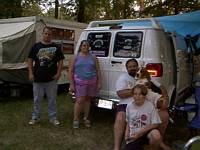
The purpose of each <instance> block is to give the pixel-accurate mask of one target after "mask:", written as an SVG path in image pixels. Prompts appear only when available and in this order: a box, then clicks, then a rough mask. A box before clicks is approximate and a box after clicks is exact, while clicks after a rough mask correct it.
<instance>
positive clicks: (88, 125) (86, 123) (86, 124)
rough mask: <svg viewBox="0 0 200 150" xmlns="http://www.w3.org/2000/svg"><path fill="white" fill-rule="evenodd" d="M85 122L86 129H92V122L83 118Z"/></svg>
mask: <svg viewBox="0 0 200 150" xmlns="http://www.w3.org/2000/svg"><path fill="white" fill-rule="evenodd" d="M83 120H84V124H85V127H87V128H90V127H91V123H90V120H88V119H87V118H83Z"/></svg>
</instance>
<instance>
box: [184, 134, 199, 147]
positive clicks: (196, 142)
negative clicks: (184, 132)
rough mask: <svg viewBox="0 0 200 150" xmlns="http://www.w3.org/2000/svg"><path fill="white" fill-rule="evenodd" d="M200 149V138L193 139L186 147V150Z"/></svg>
mask: <svg viewBox="0 0 200 150" xmlns="http://www.w3.org/2000/svg"><path fill="white" fill-rule="evenodd" d="M199 148H200V136H195V137H193V138H191V139H190V140H189V141H188V142H187V143H186V144H185V146H184V150H199Z"/></svg>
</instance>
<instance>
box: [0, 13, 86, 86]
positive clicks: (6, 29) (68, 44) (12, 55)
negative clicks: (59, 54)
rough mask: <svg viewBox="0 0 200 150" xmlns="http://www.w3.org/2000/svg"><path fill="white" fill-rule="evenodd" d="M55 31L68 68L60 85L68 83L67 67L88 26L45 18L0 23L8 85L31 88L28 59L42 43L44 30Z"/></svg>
mask: <svg viewBox="0 0 200 150" xmlns="http://www.w3.org/2000/svg"><path fill="white" fill-rule="evenodd" d="M45 25H46V26H49V27H51V28H52V29H53V41H54V42H56V43H58V44H60V45H61V47H62V50H63V52H64V55H65V61H64V68H63V72H62V75H61V78H60V80H59V82H58V84H65V83H67V77H66V75H65V72H66V67H67V66H66V64H68V62H67V61H68V58H69V57H70V54H73V53H74V46H75V45H76V43H77V40H78V38H79V35H80V34H81V31H82V30H83V29H84V28H86V26H87V25H86V24H84V23H78V22H70V21H63V20H56V19H52V18H44V17H36V16H33V17H22V18H12V19H0V80H1V81H3V82H7V83H19V84H30V82H29V80H28V74H27V73H28V72H27V56H28V53H29V51H30V49H31V47H32V45H33V44H34V43H35V42H38V41H40V40H41V33H42V30H43V28H44V26H45Z"/></svg>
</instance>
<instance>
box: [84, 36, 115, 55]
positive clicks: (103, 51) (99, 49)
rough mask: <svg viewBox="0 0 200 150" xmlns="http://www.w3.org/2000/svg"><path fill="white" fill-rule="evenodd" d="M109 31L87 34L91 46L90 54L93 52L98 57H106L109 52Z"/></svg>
mask: <svg viewBox="0 0 200 150" xmlns="http://www.w3.org/2000/svg"><path fill="white" fill-rule="evenodd" d="M110 38H111V33H110V32H104V33H101V32H95V33H94V32H93V33H89V34H88V41H89V42H90V46H91V50H90V52H91V54H94V55H96V56H98V57H107V56H108V53H109V46H110Z"/></svg>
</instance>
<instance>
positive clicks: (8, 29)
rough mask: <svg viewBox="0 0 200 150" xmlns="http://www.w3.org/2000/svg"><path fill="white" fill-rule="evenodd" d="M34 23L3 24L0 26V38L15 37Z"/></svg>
mask: <svg viewBox="0 0 200 150" xmlns="http://www.w3.org/2000/svg"><path fill="white" fill-rule="evenodd" d="M33 24H34V22H33V21H32V22H17V23H3V24H0V38H4V37H8V36H11V35H15V34H17V33H19V32H21V31H23V30H26V29H27V28H28V27H29V26H31V25H33Z"/></svg>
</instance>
